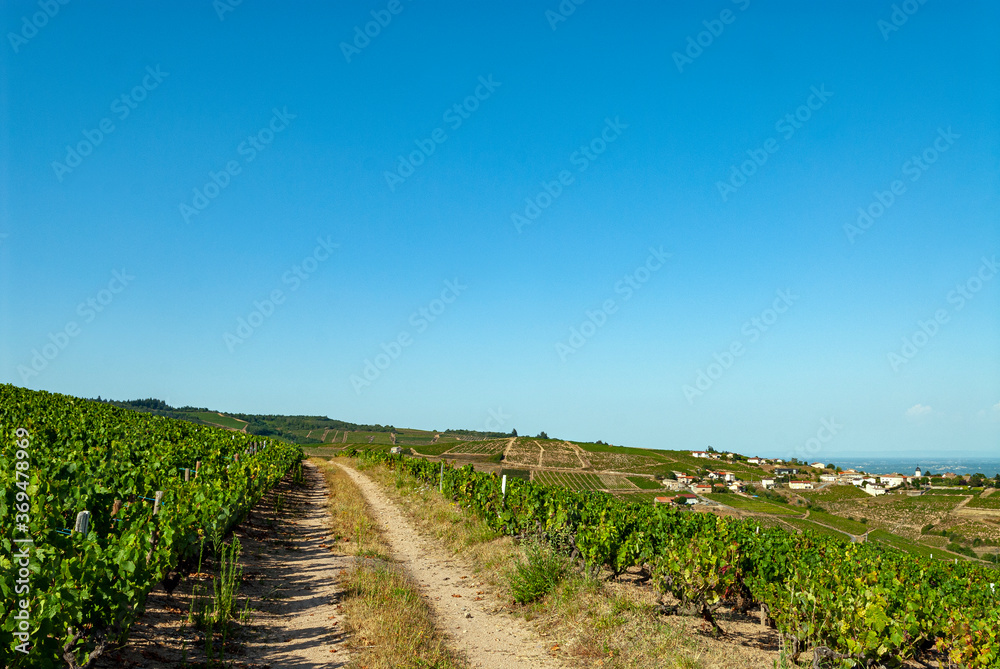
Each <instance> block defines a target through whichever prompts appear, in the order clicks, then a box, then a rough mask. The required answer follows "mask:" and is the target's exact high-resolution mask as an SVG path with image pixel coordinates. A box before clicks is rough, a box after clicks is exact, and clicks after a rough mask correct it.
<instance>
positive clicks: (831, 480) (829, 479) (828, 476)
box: [819, 474, 840, 483]
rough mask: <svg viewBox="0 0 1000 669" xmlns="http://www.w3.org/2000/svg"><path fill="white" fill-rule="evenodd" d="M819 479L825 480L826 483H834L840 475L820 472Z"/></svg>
mask: <svg viewBox="0 0 1000 669" xmlns="http://www.w3.org/2000/svg"><path fill="white" fill-rule="evenodd" d="M819 480H820V481H825V482H826V483H834V482H836V481H839V480H840V477H839V476H837V475H836V474H820V476H819Z"/></svg>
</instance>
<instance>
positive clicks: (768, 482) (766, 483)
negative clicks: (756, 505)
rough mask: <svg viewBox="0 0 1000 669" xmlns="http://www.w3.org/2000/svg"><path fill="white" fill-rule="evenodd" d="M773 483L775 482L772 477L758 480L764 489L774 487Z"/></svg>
mask: <svg viewBox="0 0 1000 669" xmlns="http://www.w3.org/2000/svg"><path fill="white" fill-rule="evenodd" d="M774 483H775V481H774V479H761V480H760V484H761V485H762V486H764V488H765V489H766V490H770V489H771V488H773V487H774Z"/></svg>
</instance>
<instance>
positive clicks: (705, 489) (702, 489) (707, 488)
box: [691, 483, 712, 494]
mask: <svg viewBox="0 0 1000 669" xmlns="http://www.w3.org/2000/svg"><path fill="white" fill-rule="evenodd" d="M691 490H694V491H695V492H696V493H699V494H705V493H709V492H712V486H711V485H709V484H707V483H696V484H694V485H693V486H691Z"/></svg>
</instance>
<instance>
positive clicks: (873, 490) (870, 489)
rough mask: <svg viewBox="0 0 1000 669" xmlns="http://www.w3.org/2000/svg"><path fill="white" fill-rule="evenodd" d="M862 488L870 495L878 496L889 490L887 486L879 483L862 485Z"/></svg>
mask: <svg viewBox="0 0 1000 669" xmlns="http://www.w3.org/2000/svg"><path fill="white" fill-rule="evenodd" d="M861 489H862V490H864V491H865V492H866V493H868V494H869V495H871V496H872V497H878V496H879V495H884V494H885V493H886V492H887V491H886V489H885V488H883V487H882V486H878V485H867V486H862V487H861Z"/></svg>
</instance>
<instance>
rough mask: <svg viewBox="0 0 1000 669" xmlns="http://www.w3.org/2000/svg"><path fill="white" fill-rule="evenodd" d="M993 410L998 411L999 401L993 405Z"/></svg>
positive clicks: (999, 411) (999, 409)
mask: <svg viewBox="0 0 1000 669" xmlns="http://www.w3.org/2000/svg"><path fill="white" fill-rule="evenodd" d="M993 411H994V413H1000V402H997V403H996V404H994V405H993Z"/></svg>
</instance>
